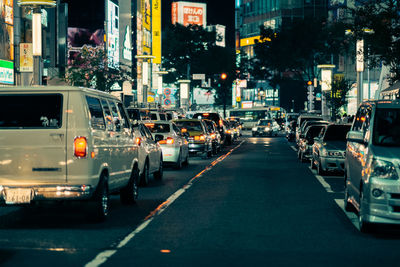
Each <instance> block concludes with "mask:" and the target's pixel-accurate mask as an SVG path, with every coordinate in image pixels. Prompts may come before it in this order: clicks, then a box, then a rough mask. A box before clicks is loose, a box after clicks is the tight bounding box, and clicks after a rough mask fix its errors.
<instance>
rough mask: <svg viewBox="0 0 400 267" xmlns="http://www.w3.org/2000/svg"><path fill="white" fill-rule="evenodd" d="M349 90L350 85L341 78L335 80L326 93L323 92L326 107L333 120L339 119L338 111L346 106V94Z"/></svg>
mask: <svg viewBox="0 0 400 267" xmlns="http://www.w3.org/2000/svg"><path fill="white" fill-rule="evenodd" d="M350 89H351V83H350V82H349V81H348V80H346V79H344V78H342V79H335V80H334V81H333V82H332V88H331V90H330V91H328V92H324V95H325V98H326V102H327V106H328V107H329V108H330V109H331V110H332V116H333V117H334V118H336V117H340V109H341V108H342V107H344V106H345V105H347V103H348V98H347V94H348V92H349V91H350Z"/></svg>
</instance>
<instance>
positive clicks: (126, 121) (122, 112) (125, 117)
mask: <svg viewBox="0 0 400 267" xmlns="http://www.w3.org/2000/svg"><path fill="white" fill-rule="evenodd" d="M118 111H119V114H120V115H121V118H122V121H121V127H122V128H129V126H130V125H129V119H128V115H127V114H126V113H125V110H124V108H123V106H122V103H118Z"/></svg>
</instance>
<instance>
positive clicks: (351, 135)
mask: <svg viewBox="0 0 400 267" xmlns="http://www.w3.org/2000/svg"><path fill="white" fill-rule="evenodd" d="M346 139H347V141H348V142H355V143H359V144H363V145H366V142H365V141H364V134H363V133H362V132H356V131H350V132H348V133H347V136H346Z"/></svg>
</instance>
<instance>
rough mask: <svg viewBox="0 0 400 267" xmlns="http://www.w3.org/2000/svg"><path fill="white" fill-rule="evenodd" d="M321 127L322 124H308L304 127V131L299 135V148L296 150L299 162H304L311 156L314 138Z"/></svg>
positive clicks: (322, 126)
mask: <svg viewBox="0 0 400 267" xmlns="http://www.w3.org/2000/svg"><path fill="white" fill-rule="evenodd" d="M322 128H324V125H323V124H314V125H310V126H308V127H307V128H306V130H305V131H304V133H302V134H301V135H300V139H299V149H298V150H297V155H298V158H299V159H300V161H301V162H304V161H306V160H308V159H310V158H311V156H312V145H313V144H314V138H315V137H316V136H318V135H319V133H320V132H321V129H322Z"/></svg>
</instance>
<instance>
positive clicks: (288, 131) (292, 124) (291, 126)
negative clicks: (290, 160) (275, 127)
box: [286, 120, 297, 142]
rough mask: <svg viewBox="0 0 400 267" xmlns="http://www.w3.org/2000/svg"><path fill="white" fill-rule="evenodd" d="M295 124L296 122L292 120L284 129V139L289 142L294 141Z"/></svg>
mask: <svg viewBox="0 0 400 267" xmlns="http://www.w3.org/2000/svg"><path fill="white" fill-rule="evenodd" d="M296 123H297V120H292V121H291V122H289V125H288V127H287V128H286V139H287V140H288V141H290V142H292V141H294V140H295V137H296Z"/></svg>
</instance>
